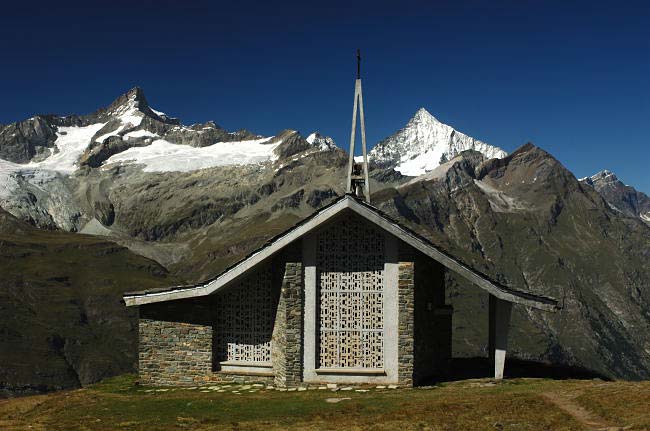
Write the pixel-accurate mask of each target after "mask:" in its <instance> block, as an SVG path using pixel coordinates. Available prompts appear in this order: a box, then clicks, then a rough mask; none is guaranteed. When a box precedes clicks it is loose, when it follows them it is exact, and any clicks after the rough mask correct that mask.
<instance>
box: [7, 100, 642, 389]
mask: <svg viewBox="0 0 650 431" xmlns="http://www.w3.org/2000/svg"><path fill="white" fill-rule="evenodd" d="M427 115H428V114H426V115H425V113H424V112H419V115H416V117H420V119H419V120H417V121H413V123H414V126H413V127H414V129H413V130H418V127H420V126H419V125H418V124H431V121H430V119H427ZM409 124H411V123H409ZM436 127H437V128H440V130H443V129H444V128H442V126H436ZM445 127H448V126H445ZM408 128H409V127H408V126H407V129H408ZM425 129H427V128H426V127H425ZM18 130H21V131H18ZM428 130H431V129H428ZM13 133H16V135H15V136H14V138H13V139H12V138H9V137H8V136H10V135H12V134H13ZM399 133H400V132H398V135H399ZM417 133H420V132H417ZM417 133H415V132H414V133H413V135H414V136H420V135H418V134H417ZM440 133H442V132H440ZM5 135H6V136H5ZM106 135H108V136H106ZM431 135H435V133H433V132H431ZM0 136H3V137H2V138H1V139H3V141H2V143H1V144H0V152H2V154H4V157H2V156H0V159H4V160H0V207H2V208H4V209H5V210H6V211H8V212H10V213H11V214H13V215H14V216H15V217H11V216H9V215H7V214H5V215H4V220H5V221H7V223H10V224H11V226H16V225H18V226H19V229H18V231H17V232H16V233H15V234H12V233H11V229H12V228H11V227H9V228H6V230H5V231H4V232H5V233H4V234H3V235H4V237H3V238H7V239H4V242H2V241H3V238H0V245H1V247H0V253H3V262H19V263H20V265H25V266H20V265H15V264H12V263H8V264H6V265H7V267H6V269H5V268H3V274H4V273H5V271H8V272H7V274H13V275H11V276H10V277H9V278H7V280H10V281H7V280H4V281H0V294H2V295H5V296H4V298H10V299H3V300H2V302H0V304H2V303H9V304H12V305H11V307H10V308H8V309H9V310H17V311H16V312H14V311H11V314H12V316H13V317H12V318H11V319H8V320H6V322H8V323H6V324H5V326H4V327H3V328H2V330H1V331H0V337H4V338H0V344H2V346H3V349H1V350H0V351H2V352H3V353H4V352H5V351H8V349H5V348H4V346H5V345H11V346H18V345H23V346H32V347H31V348H32V349H33V351H36V352H38V353H36V354H32V355H27V354H26V353H27V352H26V351H25V350H24V349H25V347H23V348H22V349H23V350H22V351H21V350H20V347H16V351H20V352H22V353H21V355H22V357H23V358H29V359H28V361H27V364H26V365H25V366H24V367H22V368H21V365H19V362H18V361H17V360H15V358H14V359H12V360H11V361H12V362H11V363H12V364H14V365H12V366H11V367H10V368H9V369H7V371H5V373H6V375H8V376H19V377H15V378H13V380H12V378H10V377H7V378H0V385H4V387H5V388H7V387H10V388H11V387H18V386H20V385H23V384H26V383H25V382H28V380H29V372H30V371H29V370H37V371H35V372H34V373H35V374H34V382H36V383H34V384H35V385H40V384H42V385H43V386H42V387H43V388H54V387H69V386H74V385H78V384H80V383H85V382H88V381H91V380H93V379H95V378H97V377H98V376H103V375H107V374H111V373H113V374H114V373H119V372H125V371H129V370H131V369H132V358H133V356H129V355H134V354H135V351H133V352H131V353H128V354H127V353H119V355H121V356H120V358H121V359H119V358H117V357H115V356H110V355H109V356H106V358H107V359H106V361H105V362H98V361H95V362H93V361H89V362H88V364H91V365H88V366H87V367H86V368H84V369H85V370H90V369H92V370H93V372H94V374H92V373H90V372H88V374H84V372H86V371H84V372H81V371H79V372H77V371H74V372H72V371H70V372H69V373H68V374H65V373H63V372H57V373H55V374H53V375H51V376H49V377H47V378H45V377H43V375H46V374H47V372H46V371H44V370H46V366H45V365H44V364H46V363H47V362H48V361H49V358H51V357H58V358H59V359H58V360H59V361H60V362H59V363H60V364H62V365H61V367H63V366H64V365H65V364H66V362H65V361H66V359H65V358H66V355H68V356H67V357H70V358H73V356H74V355H73V356H70V355H71V354H67V353H65V352H66V348H65V346H66V345H69V346H76V345H77V344H79V345H82V346H85V347H84V348H85V349H87V350H86V351H87V352H90V351H92V348H91V347H92V346H93V344H94V343H99V342H101V343H105V342H106V340H107V338H102V337H105V334H106V333H105V332H101V334H104V335H101V336H99V335H92V334H95V332H94V331H95V330H94V329H93V328H94V326H93V325H92V324H90V323H89V322H93V320H92V319H89V318H86V319H82V318H79V317H78V316H79V315H81V312H80V311H79V309H80V307H79V306H78V304H86V303H87V302H88V301H89V300H88V299H87V298H88V297H89V295H93V294H94V293H93V292H98V293H97V294H98V295H100V296H101V295H104V296H103V298H104V300H103V301H95V300H92V301H91V302H92V303H93V304H95V305H96V308H94V311H93V313H95V314H97V315H98V316H101V318H100V320H101V321H102V322H104V321H111V318H110V317H109V316H111V315H117V316H122V317H124V315H123V314H122V315H120V314H119V313H126V311H125V310H124V309H123V308H120V307H118V306H117V305H116V304H115V302H114V301H113V299H110V300H109V299H107V298H109V297H110V298H119V295H120V294H121V292H123V291H130V290H139V289H140V288H142V287H147V286H150V285H154V284H156V283H161V284H166V283H169V280H168V278H170V277H171V278H173V279H174V282H175V283H176V282H183V283H193V282H199V281H202V280H205V279H206V278H209V277H213V276H215V275H217V274H218V273H219V272H220V271H221V270H223V269H224V268H225V267H226V266H228V265H229V264H231V263H233V262H234V261H236V260H238V259H240V258H241V257H243V256H245V255H246V254H248V253H249V252H250V251H251V250H253V249H254V248H256V247H258V246H259V245H261V244H262V243H264V242H265V241H267V240H268V239H269V238H271V237H272V236H274V235H276V234H277V233H279V232H281V231H282V230H284V229H286V228H288V227H290V226H292V225H293V224H294V223H296V222H297V221H298V220H300V219H301V218H303V217H305V216H307V215H309V214H310V213H312V212H313V211H314V210H315V209H316V208H319V207H320V206H322V205H324V204H326V203H327V202H329V201H330V200H332V199H334V198H335V197H336V196H339V195H340V194H341V193H343V190H344V181H345V177H346V176H345V167H346V165H347V160H348V157H347V153H345V152H344V151H342V150H340V149H338V148H337V147H336V146H335V144H334V142H333V141H332V140H331V139H330V138H327V137H325V136H323V135H320V134H319V133H316V132H314V133H312V134H310V135H308V136H307V138H303V137H302V136H301V135H300V134H299V133H298V132H296V131H292V130H283V131H280V132H278V133H277V134H276V135H275V136H272V137H264V136H258V135H255V134H253V133H251V132H246V131H239V132H228V131H226V130H225V129H222V128H220V127H219V126H216V125H215V124H214V123H206V124H203V125H192V126H183V125H182V124H181V123H180V121H179V120H176V119H172V118H170V117H169V116H167V115H164V114H162V113H160V112H158V111H156V110H154V109H152V108H150V107H149V105H148V103H147V102H146V99H145V98H144V94H142V91H141V90H139V89H133V90H131V91H130V92H128V93H127V94H125V95H124V96H122V97H120V98H118V99H117V100H116V101H115V102H114V103H112V104H111V105H110V106H109V107H107V108H103V109H100V110H98V111H96V112H95V113H93V114H89V115H86V116H68V117H58V116H53V115H50V116H37V117H34V119H30V120H26V121H24V122H20V123H15V124H13V125H9V126H5V127H4V128H2V129H0ZM405 136H406V135H405ZM421 136H429V135H426V134H424V135H421ZM436 136H447V138H448V140H447V141H444V140H443V141H444V142H447V143H449V142H450V141H449V139H451V140H452V141H453V142H455V144H454V145H451V146H446V147H443V151H442V152H441V153H440V154H441V156H440V157H439V158H438V159H437V160H434V159H435V158H434V159H431V157H430V156H431V154H433V153H434V152H436V151H439V147H436V148H437V149H436V150H435V151H433V150H431V151H427V150H426V149H423V150H422V154H427V155H428V156H427V157H428V158H429V159H431V160H434V161H435V163H431V164H429V165H426V166H425V165H423V166H425V167H426V169H424V168H423V169H424V170H425V171H428V172H426V173H425V174H424V175H421V176H418V177H415V178H413V177H405V176H403V175H402V174H400V172H398V171H397V170H396V169H393V167H395V168H398V169H399V168H400V167H401V166H402V165H403V163H402V160H403V161H404V163H408V162H409V160H411V159H410V157H411V156H405V157H402V156H401V155H399V153H398V156H399V157H396V158H392V159H390V158H386V160H389V159H390V160H392V161H390V162H387V163H385V164H382V163H377V160H378V159H374V161H375V163H373V167H372V170H371V172H370V176H371V189H372V190H373V196H372V199H373V204H375V205H378V206H379V207H380V208H381V209H382V210H384V211H386V212H388V213H390V214H391V215H393V216H394V217H396V218H398V219H400V220H401V221H402V222H404V223H407V224H409V225H410V226H411V227H412V228H413V229H416V230H418V231H419V232H420V233H422V234H423V235H425V236H427V237H428V238H430V239H431V240H432V241H434V242H435V243H436V244H439V245H440V246H441V247H443V248H445V249H447V250H448V251H449V252H451V253H453V254H455V255H458V256H459V257H461V258H462V259H463V260H464V261H466V262H467V263H468V264H469V265H472V266H474V267H475V268H477V269H479V270H481V271H483V272H485V273H488V274H491V275H492V276H493V277H494V278H495V279H497V280H499V281H501V282H502V283H504V284H508V285H512V286H513V287H516V288H518V289H522V290H526V289H528V290H531V291H536V292H540V293H543V294H544V295H547V296H552V297H555V298H558V299H560V300H561V301H562V304H563V306H564V308H563V310H562V311H561V312H560V313H557V314H554V315H549V314H545V313H537V312H533V311H527V310H524V309H521V310H520V309H518V308H517V307H515V310H516V313H515V317H514V318H515V325H514V326H513V328H514V329H513V335H512V339H511V341H512V343H511V345H512V347H513V353H514V354H515V355H516V356H518V357H520V358H523V359H530V360H535V361H546V362H552V363H555V364H565V365H572V366H579V367H584V368H588V369H590V370H592V371H594V372H597V373H600V374H603V375H605V376H613V377H622V378H648V377H650V375H649V373H650V371H649V370H650V345H649V344H648V339H649V337H647V334H649V333H650V327H649V325H650V323H649V322H650V306H649V299H648V295H649V289H648V286H650V268H649V266H648V261H649V259H648V258H649V257H650V227H649V226H647V225H645V224H643V223H642V222H641V221H640V220H639V219H638V218H637V219H634V218H631V217H628V216H626V215H625V214H623V213H621V212H620V211H617V210H615V209H613V208H612V207H611V206H610V205H609V204H607V202H606V201H605V200H604V199H603V198H602V197H601V196H600V195H599V194H598V193H597V192H596V190H595V189H594V187H592V186H590V185H587V184H584V183H581V182H579V181H577V180H576V179H575V177H574V176H573V175H572V174H571V173H570V172H569V171H567V170H566V169H565V168H564V167H563V166H562V165H561V164H560V163H559V162H557V160H555V159H554V158H553V157H552V156H550V155H549V154H547V153H545V152H544V151H542V150H540V149H539V148H536V147H534V146H532V145H528V146H525V147H522V148H521V149H519V150H517V151H516V152H514V153H513V154H512V155H510V156H507V157H504V158H502V159H490V157H491V156H492V155H499V156H502V155H504V154H502V153H501V152H500V150H498V149H495V147H490V148H491V149H490V148H488V147H485V146H482V145H485V144H483V143H480V142H479V141H475V140H472V139H471V138H468V137H465V138H462V139H461V136H460V135H459V134H457V132H454V133H452V132H449V134H448V135H444V134H443V135H436ZM463 136H464V135H463ZM385 142H386V141H385ZM394 142H398V141H394ZM399 142H400V143H401V144H404V145H401V144H400V145H399V146H397V145H392V146H389V145H388V144H384V145H383V146H384V148H393V149H395V151H397V149H398V150H399V151H410V150H409V147H408V145H406V143H407V142H411V141H407V140H406V139H403V140H401V141H399ZM414 142H416V143H418V142H423V141H417V140H416V141H414ZM418 145H419V144H418ZM445 145H446V144H445ZM472 145H474V147H473V148H479V149H482V150H483V151H484V152H485V153H487V154H488V156H486V155H485V154H484V153H483V152H478V151H464V152H463V151H462V150H463V149H464V148H465V146H469V147H471V146H472ZM413 148H415V147H413ZM413 151H414V152H413V153H410V154H417V151H418V150H416V149H413ZM376 154H380V152H379V150H377V152H376ZM442 154H444V155H445V156H444V157H442ZM391 157H392V156H391ZM416 159H417V157H416ZM441 159H442V160H443V163H442V164H439V163H438V162H440V161H441ZM413 160H415V159H413ZM445 160H446V161H445ZM400 163H402V164H400ZM434 165H435V166H434ZM406 166H408V165H406ZM429 167H431V169H429ZM407 172H410V171H407ZM26 223H29V225H28V224H26ZM38 228H40V229H38ZM27 229H29V230H27ZM43 229H52V230H62V231H68V232H81V233H83V234H88V235H93V236H94V238H93V237H88V236H86V235H79V234H72V233H67V232H45V231H43ZM10 234H11V235H12V236H11V237H8V236H7V235H10ZM115 243H117V244H119V245H120V246H125V247H127V248H128V250H126V249H124V248H122V247H119V246H117V245H116V244H115ZM97 244H100V245H97ZM93 247H97V248H98V249H102V248H107V249H110V250H114V252H111V253H106V254H102V252H99V253H98V254H97V255H94V254H93V252H92V251H89V250H94V249H93ZM37 251H38V252H37ZM134 253H135V254H134ZM136 254H137V255H139V256H136ZM21 256H25V259H22V257H21ZM66 256H69V257H66ZM141 256H144V257H141ZM147 259H150V260H147ZM153 261H155V262H157V263H158V264H160V265H161V266H162V267H164V269H165V270H167V271H169V274H170V275H166V274H165V272H164V270H163V269H162V267H159V266H157V264H155V263H153ZM12 265H13V266H12ZM41 267H43V268H49V269H48V270H47V271H45V270H40V269H39V268H41ZM88 268H92V270H91V271H89V270H88ZM29 271H32V272H33V273H32V274H31V275H29V277H25V276H23V278H22V279H21V278H20V277H21V275H20V274H21V273H23V272H24V273H25V274H30V273H29ZM129 271H132V272H131V273H129ZM450 277H452V276H450ZM21 280H22V281H21ZM57 280H63V281H60V282H59V281H57ZM451 281H452V282H453V283H454V285H455V287H454V289H452V291H451V292H450V298H449V299H450V302H451V303H452V304H453V305H454V308H455V312H454V331H455V337H454V352H455V354H456V355H457V356H474V355H479V354H484V353H485V349H486V345H487V333H485V331H486V328H487V326H486V325H483V324H477V322H479V321H481V319H483V321H485V322H487V309H486V307H487V296H486V295H483V294H482V293H480V292H477V291H475V290H474V289H473V288H472V287H471V286H467V285H466V284H465V283H464V282H463V281H462V280H454V279H452V280H451ZM17 286H18V287H17ZM21 286H22V287H21ZM25 286H28V287H34V288H35V289H36V290H35V291H34V292H35V293H29V292H28V290H27V287H25ZM19 288H21V289H23V290H20V289H19ZM109 291H110V293H107V292H109ZM25 292H28V293H25ZM107 295H108V296H107ZM22 296H25V297H29V298H31V301H32V302H27V303H26V304H24V305H20V306H18V305H13V304H14V303H15V302H16V301H17V299H16V298H21V297H22ZM40 298H46V299H47V301H55V300H57V301H58V300H60V301H61V303H63V304H71V305H65V307H63V306H59V305H56V304H59V303H58V302H56V301H55V302H53V304H55V305H56V306H53V307H51V308H52V310H50V309H49V302H45V300H43V301H41V299H40ZM57 298H59V299H57ZM93 301H95V302H93ZM103 304H106V306H105V307H104V305H103ZM21 307H22V308H21ZM61 310H64V311H61ZM66 310H67V311H66ZM74 313H77V314H74ZM116 313H117V314H116ZM86 314H88V313H87V312H86ZM14 315H15V316H14ZM39 316H45V317H42V318H41V317H39ZM47 319H52V320H53V321H55V323H56V324H55V325H53V326H52V328H50V327H48V326H47V325H45V324H41V323H38V324H36V325H30V324H29V322H43V321H45V320H47ZM118 321H119V322H120V323H115V327H114V328H112V329H111V331H112V332H111V337H116V338H119V339H122V340H129V339H130V338H129V337H132V334H131V331H132V328H133V325H135V320H134V318H133V316H126V317H124V320H122V318H119V319H118ZM69 322H77V323H74V324H71V323H69ZM125 322H129V323H128V324H126V323H125ZM100 327H101V326H100ZM30 328H34V329H33V331H34V333H33V334H30V331H31V330H32V329H30ZM55 328H66V329H65V330H66V331H67V332H66V333H65V334H66V335H61V334H62V333H63V332H62V331H63V329H61V330H58V329H55ZM16 334H17V335H16ZM56 334H58V337H59V338H57V336H55V335H56ZM74 334H91V335H92V336H91V335H88V336H87V335H83V336H82V335H79V336H77V338H75V336H76V335H74ZM73 335H74V336H73ZM12 337H13V338H12ZM60 338H61V339H63V340H67V339H71V340H73V341H70V342H66V341H63V342H61V341H60ZM50 339H52V340H55V341H56V340H58V341H56V342H54V343H50V342H49V341H48V340H50ZM25 340H29V341H25ZM74 340H80V341H74ZM11 343H13V344H11ZM62 343H63V344H62ZM66 343H68V344H66ZM70 343H72V344H70ZM129 343H130V342H129V341H123V342H122V344H119V343H118V344H119V345H120V346H122V347H119V348H118V349H116V352H126V350H128V349H129V348H130V347H129V346H132V344H129ZM61 345H63V346H64V347H61ZM71 348H72V347H68V351H72V350H69V349H71ZM12 349H13V347H12ZM52 352H54V353H52ZM56 352H59V353H56ZM61 352H63V353H61ZM75 354H76V353H75ZM56 355H59V356H56ZM75 357H76V356H75ZM61 358H63V359H61ZM3 359H4V358H0V361H2V360H3ZM3 363H4V361H3ZM7 363H9V362H7ZM72 363H75V364H76V362H74V361H73V362H72ZM75 366H76V365H75ZM130 367H131V368H130ZM61 369H62V370H63V369H65V370H69V368H61ZM73 369H75V368H74V367H73ZM21 370H22V371H21ZM79 370H81V368H79ZM21 373H23V374H21ZM80 375H84V376H86V377H83V378H80V377H74V376H80ZM66 376H68V377H66ZM0 377H1V376H0ZM3 379H7V380H3ZM48 379H49V380H48ZM75 379H76V380H75ZM7 382H10V383H11V384H7ZM21 382H22V383H21ZM43 382H45V383H43ZM11 385H13V386H11Z"/></svg>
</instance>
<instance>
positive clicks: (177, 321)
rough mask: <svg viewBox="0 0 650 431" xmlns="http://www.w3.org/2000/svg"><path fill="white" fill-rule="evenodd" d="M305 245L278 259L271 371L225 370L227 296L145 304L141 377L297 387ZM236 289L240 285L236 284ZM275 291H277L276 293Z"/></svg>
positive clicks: (164, 382) (151, 381) (154, 381)
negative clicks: (222, 320) (223, 320)
mask: <svg viewBox="0 0 650 431" xmlns="http://www.w3.org/2000/svg"><path fill="white" fill-rule="evenodd" d="M301 260H302V257H301V247H300V244H299V243H298V244H295V245H292V246H290V247H288V248H287V249H286V250H285V251H283V252H282V253H281V254H280V255H279V256H277V257H276V258H274V259H273V262H272V268H273V276H272V278H273V281H272V290H273V291H276V289H277V291H279V292H278V296H279V299H278V296H275V299H273V301H277V309H276V310H275V312H274V314H275V316H276V318H275V322H274V325H273V334H272V343H271V362H272V366H273V368H272V369H269V371H268V372H266V371H264V372H260V371H250V372H246V371H240V370H221V369H220V361H221V360H223V358H221V356H223V354H221V355H220V354H218V352H220V351H222V350H223V349H222V348H220V347H219V339H220V338H219V336H218V335H219V334H218V333H217V332H216V331H218V328H219V327H220V326H219V325H218V324H217V323H218V320H219V319H217V316H218V315H219V313H220V311H219V310H220V308H221V307H228V306H229V305H228V304H227V303H225V302H224V298H226V297H227V295H220V294H219V292H217V293H216V294H215V295H210V296H204V297H197V298H192V299H184V300H176V301H166V302H160V303H154V304H147V305H142V306H140V307H139V308H140V320H139V333H140V346H139V356H140V358H139V359H140V360H139V373H140V380H141V382H142V383H143V384H146V385H155V386H174V385H187V386H193V385H198V384H206V383H213V382H214V383H225V382H228V383H229V382H238V383H239V382H262V383H267V384H276V385H278V386H296V385H298V384H299V383H300V382H301V381H302V331H303V329H302V328H303V308H304V306H303V302H304V300H303V266H302V262H301ZM235 288H236V287H235ZM272 296H273V295H272Z"/></svg>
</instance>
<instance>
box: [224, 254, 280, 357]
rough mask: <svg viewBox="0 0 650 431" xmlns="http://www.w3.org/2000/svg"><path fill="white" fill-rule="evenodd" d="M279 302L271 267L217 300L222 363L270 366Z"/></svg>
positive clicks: (226, 292) (252, 276)
mask: <svg viewBox="0 0 650 431" xmlns="http://www.w3.org/2000/svg"><path fill="white" fill-rule="evenodd" d="M276 302H277V301H276V298H274V295H273V289H272V271H271V267H270V266H267V267H264V268H260V270H259V271H258V272H256V273H255V274H252V275H251V276H250V277H247V278H246V279H245V280H244V281H242V282H241V283H240V285H239V286H233V287H232V288H230V289H228V290H227V291H225V292H223V294H222V295H221V296H220V297H218V313H217V326H218V327H217V331H216V338H217V340H216V341H217V343H216V349H217V355H218V358H219V360H220V361H226V360H227V361H235V362H249V363H262V364H270V362H271V335H272V333H273V319H274V317H275V304H276Z"/></svg>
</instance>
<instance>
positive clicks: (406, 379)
mask: <svg viewBox="0 0 650 431" xmlns="http://www.w3.org/2000/svg"><path fill="white" fill-rule="evenodd" d="M398 274H399V280H398V285H397V292H398V293H397V294H398V313H399V320H398V332H397V333H398V335H397V337H398V345H397V352H398V370H397V379H398V384H399V385H401V386H412V385H413V362H414V361H413V358H414V355H413V353H414V330H415V301H414V299H415V265H414V263H413V262H400V263H399V270H398Z"/></svg>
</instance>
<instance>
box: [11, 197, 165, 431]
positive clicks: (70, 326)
mask: <svg viewBox="0 0 650 431" xmlns="http://www.w3.org/2000/svg"><path fill="white" fill-rule="evenodd" d="M0 274H2V277H0V316H2V318H1V319H0V346H2V348H1V349H0V398H1V397H2V395H3V393H4V394H11V393H14V394H15V393H33V392H37V391H43V390H55V389H62V388H70V387H78V386H79V385H84V384H88V383H92V382H96V381H97V380H99V379H101V378H104V377H108V376H113V375H117V374H122V373H125V372H132V371H134V370H135V369H136V362H137V348H136V346H137V310H131V309H127V308H126V307H124V305H123V304H122V303H121V302H120V301H121V296H122V293H123V292H124V291H126V290H129V289H133V288H140V287H142V286H148V287H152V288H153V287H159V286H161V285H167V284H169V283H170V280H169V278H168V277H167V274H166V271H165V269H164V268H163V267H161V266H160V265H158V264H157V263H156V262H154V261H151V260H149V259H146V258H143V257H141V256H138V255H136V254H134V253H133V252H131V251H129V250H128V249H127V248H125V247H121V246H119V245H117V244H115V243H114V242H112V241H108V240H105V239H102V238H98V237H91V236H87V235H79V234H74V233H68V232H54V231H45V230H40V229H36V228H34V227H32V226H30V225H28V224H26V223H24V222H21V221H19V220H17V219H15V218H14V217H13V216H11V215H9V214H8V213H6V212H4V211H2V210H1V209H0ZM0 428H1V427H0Z"/></svg>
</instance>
